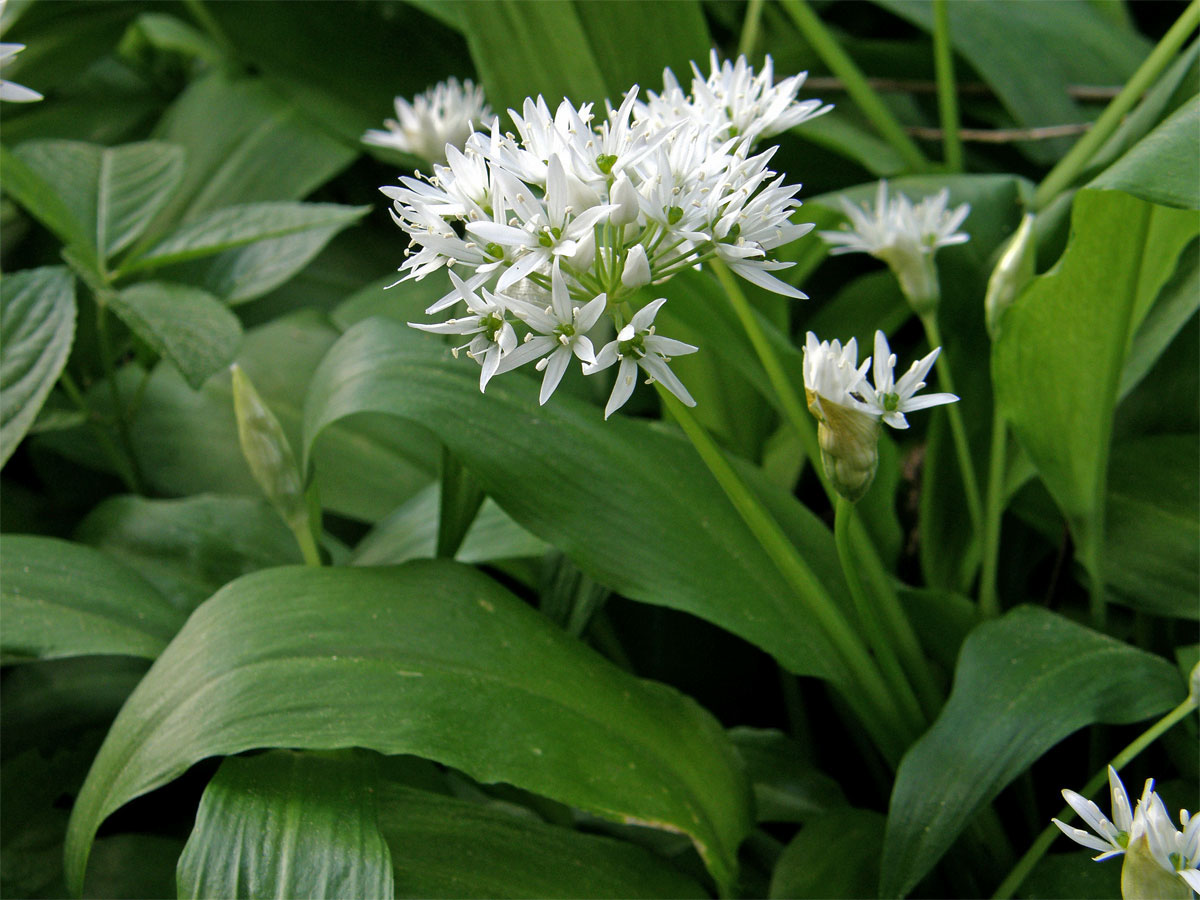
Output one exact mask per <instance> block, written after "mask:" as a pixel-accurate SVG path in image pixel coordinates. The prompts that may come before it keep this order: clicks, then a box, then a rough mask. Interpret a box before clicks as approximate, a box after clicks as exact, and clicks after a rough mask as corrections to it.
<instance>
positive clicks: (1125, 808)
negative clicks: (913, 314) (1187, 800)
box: [922, 394, 1133, 832]
mask: <svg viewBox="0 0 1200 900" xmlns="http://www.w3.org/2000/svg"><path fill="white" fill-rule="evenodd" d="M940 396H953V394H945V395H943V394H930V395H928V397H940ZM928 397H925V398H922V399H928ZM956 399H957V398H956ZM942 402H943V403H950V402H952V401H950V400H943V401H942ZM1108 790H1109V793H1110V794H1111V795H1112V816H1113V824H1114V825H1115V826H1117V831H1126V832H1127V831H1129V830H1130V829H1131V828H1132V827H1133V808H1132V807H1131V806H1130V805H1129V795H1128V794H1127V793H1125V785H1124V784H1122V782H1121V778H1120V776H1119V775H1117V770H1116V769H1114V768H1113V767H1112V766H1109V767H1108Z"/></svg>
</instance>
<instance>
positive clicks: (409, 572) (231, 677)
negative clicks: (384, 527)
mask: <svg viewBox="0 0 1200 900" xmlns="http://www.w3.org/2000/svg"><path fill="white" fill-rule="evenodd" d="M272 746H277V747H299V748H309V749H336V748H342V747H351V746H360V747H367V748H370V749H374V750H378V751H380V752H382V753H386V754H399V753H412V754H415V755H418V756H425V757H427V758H430V759H434V760H437V761H439V762H442V763H445V764H447V765H451V766H455V767H457V768H459V769H461V770H463V771H464V772H466V773H467V774H468V775H470V776H472V777H473V778H476V779H478V780H480V781H484V782H495V781H505V782H508V783H510V784H513V785H516V786H518V787H522V788H525V789H527V790H531V791H534V792H537V793H540V794H544V795H546V796H549V797H551V798H553V799H556V800H559V801H561V802H563V803H567V804H570V805H572V806H578V807H580V808H582V809H585V810H588V811H590V812H593V813H596V814H598V815H601V816H603V817H605V818H610V819H615V820H618V821H624V822H630V823H638V824H644V825H650V826H654V827H659V828H665V829H668V830H672V831H678V832H682V833H685V834H687V835H689V836H690V837H691V838H692V840H693V841H694V843H695V844H696V847H697V849H698V851H699V852H700V855H701V857H702V858H703V859H704V860H705V862H706V864H707V865H708V867H709V869H710V871H711V872H712V873H713V876H714V878H716V879H717V881H718V883H719V884H722V885H724V886H725V887H726V889H728V886H729V885H730V884H731V882H732V878H733V874H734V870H735V867H736V863H735V854H736V848H737V845H738V843H739V842H740V841H741V839H742V837H743V836H744V835H745V834H746V832H747V831H748V830H749V827H750V813H749V804H750V801H749V788H748V785H747V784H746V781H745V776H744V774H743V773H742V771H741V767H740V765H739V763H738V761H737V759H736V756H735V755H734V752H733V750H732V748H731V747H730V746H729V744H728V742H727V741H726V739H725V736H724V733H723V732H722V731H721V729H720V726H719V725H718V724H717V723H716V721H715V720H713V719H712V718H711V717H710V716H709V715H708V714H707V713H705V712H704V711H703V710H701V709H700V708H699V707H698V706H696V705H695V704H694V703H693V702H692V701H690V700H688V699H687V698H685V697H683V696H681V695H680V694H678V693H676V692H675V691H674V690H672V689H670V688H666V687H664V686H662V685H659V684H655V683H653V682H644V681H639V680H637V679H635V678H633V677H631V676H629V675H627V674H625V673H624V672H622V671H620V670H619V669H617V668H615V667H614V666H612V665H611V664H609V663H607V662H606V661H604V660H603V659H602V658H601V657H599V656H598V655H597V654H595V653H594V652H593V651H591V650H589V649H588V648H586V647H584V646H583V645H582V644H580V643H578V642H576V641H573V640H571V639H570V638H569V637H567V636H566V635H565V634H564V633H563V632H561V631H559V630H558V629H556V628H555V627H554V626H553V625H551V624H550V623H549V622H548V621H547V620H546V619H545V618H544V617H542V616H539V615H538V614H537V613H536V612H535V611H533V610H532V609H530V608H529V607H528V606H526V605H525V604H524V603H522V602H521V601H520V600H518V599H517V598H515V597H513V596H512V595H511V594H509V593H508V592H507V591H506V590H504V589H503V588H501V587H500V586H499V585H497V584H496V583H495V582H493V581H491V580H490V579H488V578H486V577H485V576H483V575H481V574H479V573H478V572H476V571H475V570H473V569H469V568H466V567H464V566H462V565H460V564H457V563H451V562H445V561H429V562H414V563H410V564H408V565H406V566H402V567H399V568H386V569H320V570H314V569H311V568H284V569H272V570H268V571H265V572H258V573H255V574H253V575H249V576H247V577H245V578H243V579H240V580H238V581H236V582H234V583H233V584H231V585H229V586H228V587H226V588H224V589H223V590H221V591H219V592H218V593H217V594H216V595H214V596H213V597H212V598H211V599H210V600H209V601H208V602H206V603H205V604H204V605H202V606H201V607H200V608H199V609H198V610H196V612H195V613H193V614H192V617H191V618H190V619H189V620H188V623H187V625H185V627H184V629H183V631H181V632H180V634H179V635H178V637H177V639H176V640H175V641H174V642H173V643H172V644H171V646H170V647H169V648H168V649H167V650H166V651H165V652H164V653H163V655H162V656H161V657H160V658H159V660H158V662H157V663H156V665H155V666H154V668H152V669H151V671H150V672H149V673H148V674H147V676H146V678H145V679H144V680H143V681H142V683H141V684H140V685H139V687H138V689H137V690H136V691H135V692H134V694H133V695H132V696H131V697H130V698H129V701H128V702H127V703H126V705H125V708H124V709H123V710H122V711H121V714H120V716H118V718H117V721H116V722H115V723H114V725H113V728H112V730H111V731H110V732H109V735H108V738H107V739H106V741H105V744H104V746H103V747H102V748H101V750H100V753H99V754H98V755H97V757H96V761H95V763H94V765H93V767H92V771H91V772H90V773H89V775H88V779H87V781H86V782H85V784H84V786H83V789H82V790H81V792H80V794H79V798H78V800H77V801H76V804H75V808H74V811H73V813H72V818H71V826H70V830H69V832H68V837H67V850H66V860H67V880H68V884H69V886H70V887H71V888H72V889H73V890H75V891H78V890H79V888H80V886H81V885H82V882H83V874H84V867H85V866H86V863H87V856H88V850H89V847H90V845H91V842H92V837H93V835H94V834H95V832H96V829H97V828H98V827H99V825H100V823H101V822H102V821H103V820H104V819H105V818H106V817H107V816H108V814H109V813H111V812H112V811H113V810H115V809H117V808H118V807H120V806H121V805H122V804H124V803H125V802H127V801H128V800H131V799H132V798H134V797H136V796H139V795H140V794H143V793H145V792H146V791H149V790H152V789H153V788H155V787H158V786H159V785H162V784H164V783H166V782H167V781H169V780H171V779H172V778H174V777H176V776H178V775H179V774H181V773H182V772H183V771H184V770H185V769H186V768H187V767H188V766H189V765H191V764H192V763H194V762H196V761H198V760H200V759H203V758H205V757H207V756H214V755H231V754H234V753H238V752H241V751H243V750H247V749H251V748H254V747H272Z"/></svg>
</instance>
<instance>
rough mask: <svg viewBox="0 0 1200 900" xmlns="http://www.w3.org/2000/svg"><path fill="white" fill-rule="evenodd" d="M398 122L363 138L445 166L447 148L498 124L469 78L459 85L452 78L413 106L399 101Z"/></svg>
mask: <svg viewBox="0 0 1200 900" xmlns="http://www.w3.org/2000/svg"><path fill="white" fill-rule="evenodd" d="M395 103H396V118H394V119H387V120H385V121H384V123H383V125H384V128H383V130H380V129H377V128H373V129H371V130H370V131H368V132H367V133H366V134H364V135H363V138H362V140H363V143H364V144H372V145H374V146H376V147H390V148H392V149H393V150H400V151H401V152H403V153H411V154H412V155H413V156H419V157H421V159H424V160H428V161H429V162H435V163H445V162H446V146H447V145H453V146H455V147H462V146H463V144H465V143H466V142H467V138H469V137H470V136H471V135H472V134H473V133H474V132H475V129H476V128H477V127H478V128H482V129H484V130H486V129H489V128H491V127H492V125H493V124H494V123H495V121H496V117H495V116H494V115H493V114H492V110H491V108H490V107H488V105H487V101H486V100H485V99H484V96H483V88H481V87H477V86H476V85H475V84H474V83H472V81H471V80H470V79H469V78H468V79H467V80H466V81H464V82H462V83H461V84H460V83H459V81H458V79H457V78H448V79H447V80H446V81H443V82H441V83H439V84H437V85H435V86H434V87H432V88H430V89H429V90H427V91H426V92H425V93H423V94H418V95H417V96H416V97H414V98H413V100H412V103H409V102H408V101H407V100H406V99H405V98H403V97H397V98H396V101H395Z"/></svg>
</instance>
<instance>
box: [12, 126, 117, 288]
mask: <svg viewBox="0 0 1200 900" xmlns="http://www.w3.org/2000/svg"><path fill="white" fill-rule="evenodd" d="M0 166H3V169H4V193H5V194H7V195H8V196H10V197H12V198H13V199H14V200H16V201H17V202H18V203H20V204H21V206H23V207H25V210H26V211H27V212H28V213H29V214H30V215H31V216H33V217H34V218H35V219H37V220H38V221H39V222H41V223H42V224H43V225H45V226H46V227H47V228H49V229H50V230H51V231H53V232H54V233H55V234H56V235H58V237H59V238H60V239H61V240H62V241H63V243H65V244H68V245H71V246H75V247H78V248H79V249H80V251H81V253H82V254H83V257H84V261H85V262H86V264H87V265H88V266H90V267H93V268H95V267H96V266H97V262H96V258H95V257H96V251H95V249H93V248H91V247H90V246H89V240H88V234H87V229H86V228H85V227H84V226H83V224H82V223H81V222H79V221H78V220H77V219H76V216H75V214H74V213H73V212H72V210H71V209H70V208H69V207H68V206H67V204H66V202H65V201H64V200H63V198H62V197H61V196H59V192H58V190H57V188H56V185H55V184H54V183H53V182H51V181H47V179H46V177H43V176H42V175H41V174H39V172H38V171H37V170H36V169H34V168H33V167H32V166H30V165H29V164H28V163H26V162H25V161H24V160H23V159H21V157H20V156H18V155H17V154H16V153H13V152H12V151H11V150H9V149H8V148H7V147H0Z"/></svg>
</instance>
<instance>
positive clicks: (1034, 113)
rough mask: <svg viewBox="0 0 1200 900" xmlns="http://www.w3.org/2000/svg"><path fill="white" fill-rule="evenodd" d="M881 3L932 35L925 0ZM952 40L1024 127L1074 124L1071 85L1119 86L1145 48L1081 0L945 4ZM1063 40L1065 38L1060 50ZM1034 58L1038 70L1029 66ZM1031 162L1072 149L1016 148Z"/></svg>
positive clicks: (1076, 111)
mask: <svg viewBox="0 0 1200 900" xmlns="http://www.w3.org/2000/svg"><path fill="white" fill-rule="evenodd" d="M876 3H877V4H878V5H879V6H882V7H884V8H885V9H887V10H890V11H891V12H893V13H895V14H896V15H898V16H900V17H901V18H903V19H906V20H907V21H909V22H912V23H913V24H915V25H918V26H919V27H921V28H923V29H925V30H926V31H929V30H931V28H932V22H933V11H932V4H931V3H930V2H929V0H876ZM948 11H949V16H948V18H949V26H950V41H951V44H952V45H953V47H954V49H955V50H956V51H957V52H958V53H959V54H961V55H962V56H963V58H965V59H966V60H967V61H968V62H969V63H970V64H971V66H972V67H973V68H974V69H975V71H976V72H978V73H979V74H980V76H982V78H983V79H984V81H986V82H987V83H988V84H989V85H990V86H991V87H992V89H993V90H994V91H995V92H996V95H997V97H998V98H999V99H1000V102H1001V103H1003V104H1004V108H1005V109H1006V110H1007V111H1008V112H1009V113H1010V114H1011V115H1012V117H1013V119H1015V120H1016V122H1017V124H1019V125H1022V126H1025V127H1034V126H1039V125H1062V124H1064V123H1067V122H1080V121H1084V120H1085V118H1086V117H1085V115H1084V112H1083V110H1082V109H1081V108H1080V106H1079V105H1078V104H1077V103H1076V102H1075V101H1074V100H1072V99H1071V97H1070V95H1069V94H1068V92H1067V86H1068V85H1071V84H1123V83H1124V82H1125V81H1126V79H1128V78H1129V76H1130V75H1132V74H1133V72H1134V70H1135V69H1136V68H1137V67H1138V65H1139V64H1140V63H1141V62H1142V59H1143V58H1144V57H1145V56H1146V54H1147V53H1148V52H1149V50H1150V46H1149V43H1148V42H1147V41H1146V39H1145V38H1143V37H1141V36H1140V35H1138V34H1137V33H1136V32H1135V31H1133V30H1132V29H1128V28H1122V27H1120V26H1118V25H1116V24H1114V23H1113V22H1112V21H1111V20H1109V19H1107V18H1106V17H1105V16H1104V15H1103V14H1102V13H1101V12H1099V10H1098V9H1097V8H1096V4H1092V3H1087V2H1084V0H1061V2H1058V3H1048V4H1047V3H1037V4H1025V3H1010V2H1006V0H976V2H973V3H970V4H951V5H950V6H949V7H948ZM1063 35H1070V36H1071V52H1064V48H1063V45H1062V40H1063ZM1031 59H1036V60H1037V61H1038V63H1039V64H1038V65H1036V66H1034V65H1030V62H1029V61H1030V60H1031ZM1019 146H1020V148H1021V149H1022V150H1023V151H1024V152H1025V153H1027V154H1028V155H1029V156H1030V157H1031V158H1032V159H1035V160H1037V161H1038V162H1043V163H1047V162H1052V161H1054V160H1055V159H1056V158H1057V157H1059V156H1061V155H1062V154H1063V153H1064V152H1065V151H1066V149H1067V148H1068V147H1069V146H1070V144H1069V142H1068V141H1067V140H1065V139H1058V140H1053V141H1037V142H1025V143H1023V144H1021V145H1019Z"/></svg>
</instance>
